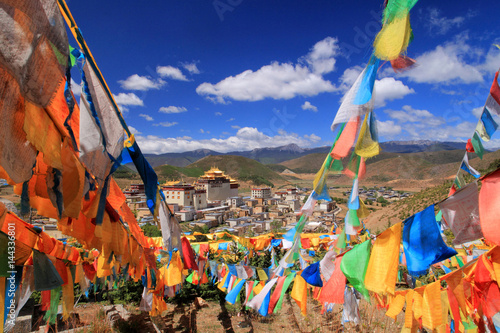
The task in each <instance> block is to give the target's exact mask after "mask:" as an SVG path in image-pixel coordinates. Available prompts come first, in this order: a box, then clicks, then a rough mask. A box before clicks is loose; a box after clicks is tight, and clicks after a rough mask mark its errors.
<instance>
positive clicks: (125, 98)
mask: <svg viewBox="0 0 500 333" xmlns="http://www.w3.org/2000/svg"><path fill="white" fill-rule="evenodd" d="M114 98H115V102H116V104H118V106H119V107H120V109H122V110H123V111H127V110H128V108H127V106H129V105H131V106H144V102H143V101H142V99H140V98H139V97H138V96H137V95H136V94H134V93H119V94H118V95H114Z"/></svg>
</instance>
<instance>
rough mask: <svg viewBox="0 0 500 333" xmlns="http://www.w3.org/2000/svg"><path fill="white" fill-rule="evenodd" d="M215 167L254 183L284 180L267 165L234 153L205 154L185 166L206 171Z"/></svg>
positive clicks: (262, 183) (270, 183)
mask: <svg viewBox="0 0 500 333" xmlns="http://www.w3.org/2000/svg"><path fill="white" fill-rule="evenodd" d="M213 166H215V167H217V168H219V169H220V170H222V171H224V172H225V173H226V174H227V175H229V176H231V177H232V178H234V179H237V180H240V181H252V182H253V183H254V184H255V185H269V186H273V185H274V183H276V182H278V183H283V182H286V180H285V179H284V178H283V177H281V176H280V175H279V174H278V173H276V172H275V171H273V170H271V169H270V168H268V167H267V166H265V165H263V164H262V163H259V162H257V161H255V160H252V159H250V158H246V157H243V156H235V155H217V156H207V157H204V158H202V159H200V160H198V161H197V162H195V163H193V164H190V165H188V166H187V167H186V168H189V169H196V170H198V169H199V170H203V171H207V170H209V169H210V168H211V167H213Z"/></svg>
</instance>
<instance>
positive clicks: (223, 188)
mask: <svg viewBox="0 0 500 333" xmlns="http://www.w3.org/2000/svg"><path fill="white" fill-rule="evenodd" d="M239 186H240V185H239V184H238V182H237V181H236V180H234V179H231V178H230V177H229V176H226V175H225V174H224V171H221V170H219V169H217V168H211V169H210V170H208V171H205V174H204V175H203V176H201V177H200V178H199V179H198V181H197V182H196V187H197V188H200V189H204V190H205V191H206V193H207V200H208V201H209V202H212V201H217V200H221V201H226V200H227V198H231V197H236V196H238V187H239Z"/></svg>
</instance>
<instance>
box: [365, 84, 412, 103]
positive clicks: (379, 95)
mask: <svg viewBox="0 0 500 333" xmlns="http://www.w3.org/2000/svg"><path fill="white" fill-rule="evenodd" d="M374 89H375V107H381V106H385V105H386V103H387V101H393V100H395V99H401V98H403V97H405V96H406V95H409V94H414V93H415V90H413V89H411V88H409V87H408V86H405V85H404V83H403V82H401V81H399V80H395V79H394V78H392V77H384V78H383V79H381V80H375V88H374Z"/></svg>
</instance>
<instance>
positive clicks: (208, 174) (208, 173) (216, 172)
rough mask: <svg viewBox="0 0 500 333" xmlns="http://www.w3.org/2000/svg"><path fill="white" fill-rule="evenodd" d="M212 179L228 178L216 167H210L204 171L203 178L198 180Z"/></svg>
mask: <svg viewBox="0 0 500 333" xmlns="http://www.w3.org/2000/svg"><path fill="white" fill-rule="evenodd" d="M213 177H225V178H229V177H228V176H226V175H225V174H224V171H221V170H219V168H217V167H211V168H210V170H208V171H205V174H204V175H203V176H201V177H200V178H204V179H210V178H213Z"/></svg>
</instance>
